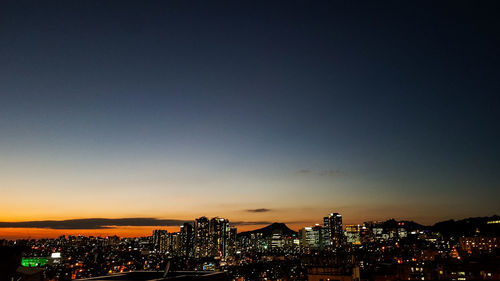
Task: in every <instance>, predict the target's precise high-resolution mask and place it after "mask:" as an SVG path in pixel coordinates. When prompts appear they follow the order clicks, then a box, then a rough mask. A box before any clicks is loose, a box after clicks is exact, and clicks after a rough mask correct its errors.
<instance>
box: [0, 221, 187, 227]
mask: <svg viewBox="0 0 500 281" xmlns="http://www.w3.org/2000/svg"><path fill="white" fill-rule="evenodd" d="M184 222H186V221H185V220H176V219H156V218H119V219H105V218H89V219H72V220H44V221H23V222H0V228H6V227H11V228H50V229H107V228H114V227H116V226H180V225H182V224H183V223H184Z"/></svg>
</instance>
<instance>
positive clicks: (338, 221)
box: [323, 213, 344, 249]
mask: <svg viewBox="0 0 500 281" xmlns="http://www.w3.org/2000/svg"><path fill="white" fill-rule="evenodd" d="M323 224H324V226H325V228H326V229H327V230H326V231H325V234H326V235H327V236H328V237H329V238H330V246H331V247H332V248H333V249H338V248H340V247H342V244H343V241H344V231H343V230H342V215H341V214H339V213H330V214H329V215H328V216H327V217H324V218H323Z"/></svg>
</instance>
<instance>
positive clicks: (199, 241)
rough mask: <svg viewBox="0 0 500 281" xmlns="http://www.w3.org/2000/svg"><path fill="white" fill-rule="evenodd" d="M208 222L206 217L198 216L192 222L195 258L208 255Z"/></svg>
mask: <svg viewBox="0 0 500 281" xmlns="http://www.w3.org/2000/svg"><path fill="white" fill-rule="evenodd" d="M209 247H210V223H209V221H208V218H207V217H200V218H197V219H196V220H195V223H194V255H195V257H197V258H200V257H207V256H209V253H210V251H209V249H210V248H209Z"/></svg>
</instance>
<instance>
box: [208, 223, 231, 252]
mask: <svg viewBox="0 0 500 281" xmlns="http://www.w3.org/2000/svg"><path fill="white" fill-rule="evenodd" d="M228 238H229V221H228V220H227V219H222V218H218V217H215V218H212V219H211V220H210V250H211V254H212V256H220V257H225V256H227V254H228Z"/></svg>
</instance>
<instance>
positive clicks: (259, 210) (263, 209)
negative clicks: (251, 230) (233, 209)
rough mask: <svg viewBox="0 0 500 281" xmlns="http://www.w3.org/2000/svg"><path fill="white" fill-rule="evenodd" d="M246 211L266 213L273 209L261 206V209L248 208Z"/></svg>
mask: <svg viewBox="0 0 500 281" xmlns="http://www.w3.org/2000/svg"><path fill="white" fill-rule="evenodd" d="M246 211H247V212H250V213H265V212H270V211H271V209H266V208H260V209H249V210H246Z"/></svg>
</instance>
